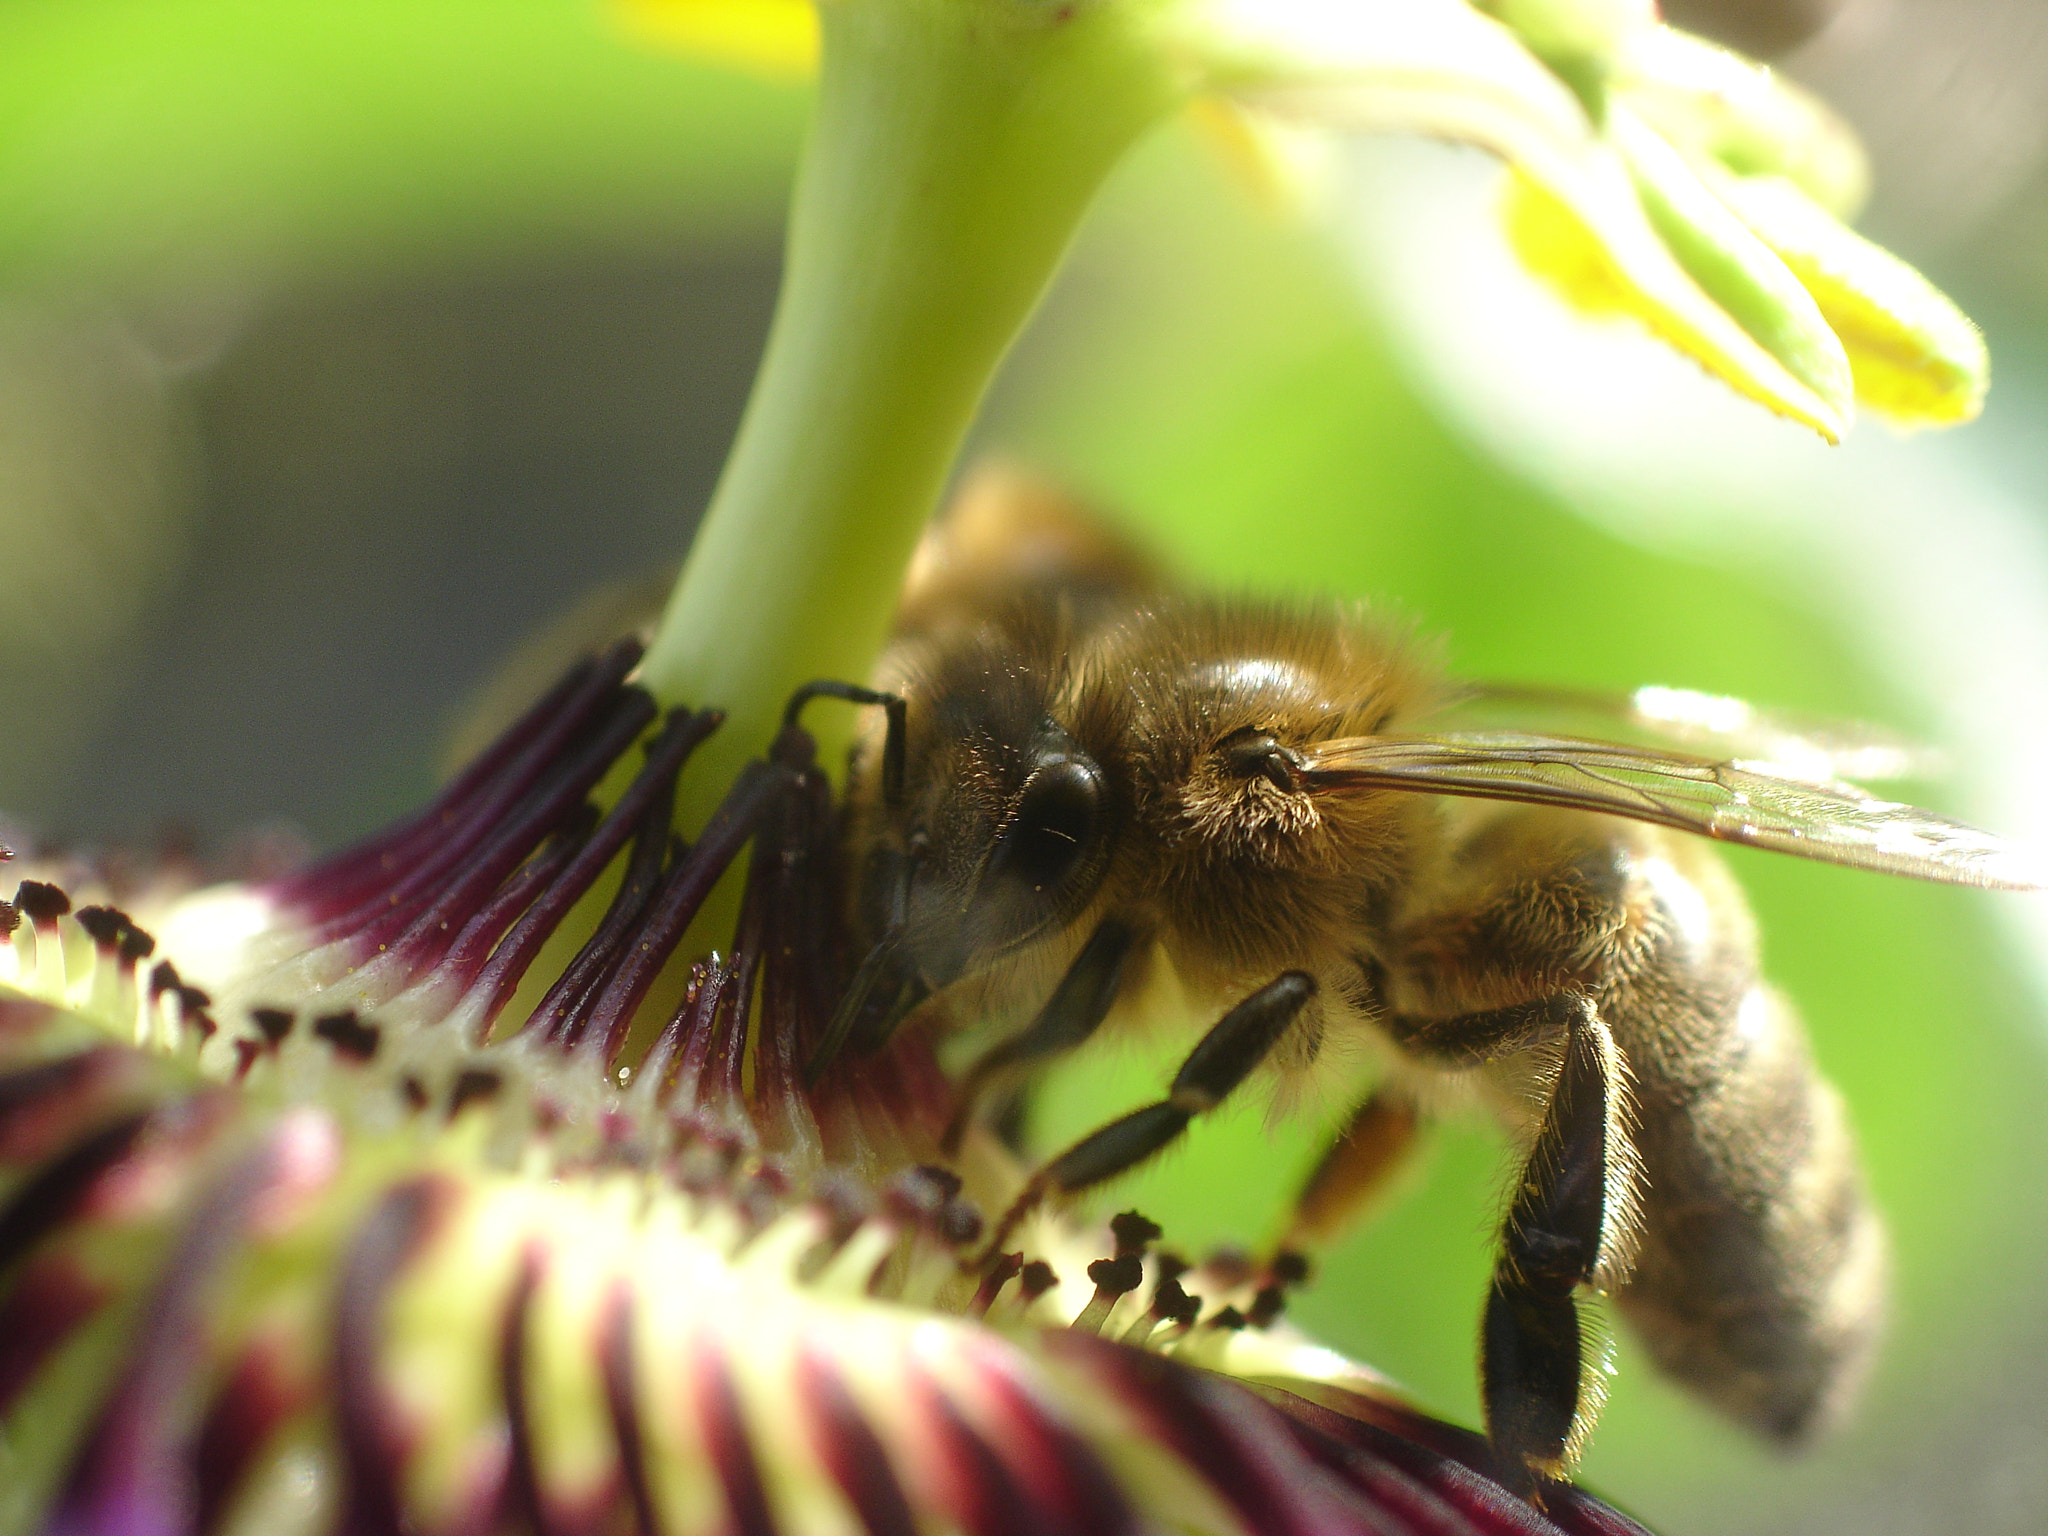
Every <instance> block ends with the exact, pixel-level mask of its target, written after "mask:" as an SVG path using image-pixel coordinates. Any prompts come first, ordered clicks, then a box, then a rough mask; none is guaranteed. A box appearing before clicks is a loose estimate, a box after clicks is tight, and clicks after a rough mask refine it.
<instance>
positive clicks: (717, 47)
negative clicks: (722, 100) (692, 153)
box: [614, 0, 818, 79]
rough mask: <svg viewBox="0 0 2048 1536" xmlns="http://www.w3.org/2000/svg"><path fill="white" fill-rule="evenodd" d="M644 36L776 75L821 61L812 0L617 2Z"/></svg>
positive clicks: (805, 70) (807, 69)
mask: <svg viewBox="0 0 2048 1536" xmlns="http://www.w3.org/2000/svg"><path fill="white" fill-rule="evenodd" d="M614 7H615V9H616V11H617V13H618V14H619V15H620V16H621V17H622V18H623V19H624V20H625V22H626V24H627V26H628V27H630V28H631V29H632V30H633V31H635V32H637V33H639V34H640V35H642V36H643V37H647V38H650V39H653V40H654V41H656V42H658V43H661V44H662V45H664V46H666V47H670V48H675V49H677V50H679V51H681V52H685V53H693V54H697V55H699V56H700V57H703V58H709V59H714V60H717V61H718V62H720V63H724V64H737V65H739V66H740V67H741V68H743V69H750V70H753V71H755V72H757V73H760V74H764V75H768V76H771V77H773V78H776V79H791V78H801V77H803V76H806V75H809V74H811V73H812V72H813V71H815V70H816V68H817V65H818V16H817V12H816V11H814V10H813V9H812V8H811V4H810V0H614Z"/></svg>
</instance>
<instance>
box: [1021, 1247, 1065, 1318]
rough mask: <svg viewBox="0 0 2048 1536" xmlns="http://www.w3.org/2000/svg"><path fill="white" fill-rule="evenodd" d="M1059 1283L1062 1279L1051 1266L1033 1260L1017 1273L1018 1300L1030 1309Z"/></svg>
mask: <svg viewBox="0 0 2048 1536" xmlns="http://www.w3.org/2000/svg"><path fill="white" fill-rule="evenodd" d="M1059 1283H1060V1277H1059V1275H1058V1274H1056V1273H1055V1272H1054V1270H1053V1267H1052V1266H1051V1265H1050V1264H1048V1263H1046V1262H1045V1260H1043V1259H1033V1260H1032V1261H1031V1262H1030V1263H1029V1264H1026V1265H1025V1266H1024V1267H1023V1269H1021V1270H1019V1271H1018V1272H1017V1298H1018V1300H1019V1301H1021V1302H1022V1303H1023V1304H1024V1305H1025V1306H1027V1307H1028V1306H1030V1305H1031V1303H1033V1302H1034V1301H1036V1300H1038V1298H1039V1297H1041V1296H1043V1295H1044V1294H1045V1293H1046V1292H1047V1291H1049V1290H1051V1289H1052V1288H1053V1287H1054V1286H1056V1285H1058V1284H1059Z"/></svg>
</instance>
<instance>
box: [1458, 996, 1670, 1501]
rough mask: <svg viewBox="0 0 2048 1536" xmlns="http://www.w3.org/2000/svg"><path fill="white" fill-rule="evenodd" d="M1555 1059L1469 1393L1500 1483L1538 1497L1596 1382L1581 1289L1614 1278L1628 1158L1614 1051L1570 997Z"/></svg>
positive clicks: (1621, 1252) (1568, 1459)
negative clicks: (1499, 1465)
mask: <svg viewBox="0 0 2048 1536" xmlns="http://www.w3.org/2000/svg"><path fill="white" fill-rule="evenodd" d="M1569 1002H1570V1004H1571V1011H1570V1020H1569V1024H1568V1027H1567V1030H1566V1034H1565V1041H1564V1058H1563V1061H1562V1063H1561V1065H1560V1067H1559V1069H1558V1076H1557V1082H1556V1085H1555V1086H1554V1088H1553V1089H1552V1091H1551V1095H1550V1103H1549V1106H1548V1108H1547V1109H1546V1110H1545V1112H1544V1116H1543V1123H1542V1127H1541V1129H1540V1130H1539V1131H1538V1132H1537V1135H1536V1141H1535V1144H1534V1146H1533V1147H1532V1148H1531V1149H1530V1153H1529V1159H1528V1162H1527V1164H1526V1166H1525V1169H1524V1171H1523V1174H1522V1177H1521V1180H1520V1182H1519V1183H1518V1185H1517V1187H1516V1191H1515V1197H1514V1199H1513V1201H1512V1202H1511V1203H1510V1205H1509V1207H1508V1214H1507V1220H1506V1222H1505V1223H1504V1224H1503V1226H1502V1229H1501V1252H1500V1257H1499V1259H1498V1261H1497V1262H1496V1264H1495V1267H1494V1273H1493V1284H1492V1287H1491V1289H1490V1290H1489V1292H1488V1295H1487V1299H1486V1313H1485V1321H1484V1325H1483V1327H1482V1331H1481V1354H1480V1386H1481V1395H1482V1398H1483V1400H1484V1403H1485V1408H1486V1425H1487V1433H1488V1435H1489V1436H1490V1437H1491V1439H1492V1441H1493V1446H1494V1450H1495V1452H1496V1453H1497V1454H1498V1455H1499V1457H1500V1459H1501V1461H1502V1462H1503V1463H1504V1464H1505V1471H1506V1472H1507V1475H1508V1476H1509V1478H1510V1479H1511V1480H1514V1479H1520V1480H1522V1481H1523V1483H1524V1487H1523V1489H1522V1491H1523V1492H1524V1493H1527V1494H1530V1495H1532V1496H1533V1495H1536V1494H1538V1493H1539V1492H1540V1487H1541V1481H1542V1480H1544V1479H1550V1478H1560V1477H1563V1476H1565V1475H1566V1474H1567V1473H1569V1472H1570V1470H1571V1467H1572V1465H1573V1463H1574V1462H1575V1461H1576V1460H1577V1458H1578V1454H1579V1451H1580V1448H1581V1446H1582V1444H1583V1442H1584V1440H1585V1437H1586V1434H1587V1433H1588V1431H1589V1430H1590V1429H1591V1427H1592V1423H1593V1420H1594V1419H1595V1418H1596V1417H1597V1416H1598V1414H1599V1411H1600V1407H1601V1403H1602V1400H1603V1397H1604V1382H1603V1380H1602V1378H1601V1375H1600V1373H1599V1371H1598V1369H1597V1368H1595V1369H1592V1370H1589V1369H1588V1357H1589V1355H1597V1349H1589V1347H1588V1346H1589V1344H1590V1343H1592V1342H1594V1341H1593V1340H1592V1339H1590V1338H1589V1334H1590V1332H1591V1330H1590V1329H1589V1328H1588V1327H1587V1324H1588V1322H1589V1321H1590V1319H1589V1318H1588V1317H1587V1316H1586V1315H1585V1314H1584V1313H1583V1311H1582V1303H1581V1301H1580V1298H1579V1291H1580V1288H1581V1287H1582V1286H1585V1287H1594V1288H1598V1289H1602V1290H1605V1289H1609V1288H1611V1287H1613V1286H1614V1285H1616V1284H1618V1283H1619V1282H1620V1281H1621V1279H1622V1278H1624V1275H1625V1272H1626V1269H1627V1266H1628V1257H1629V1251H1630V1249H1631V1247H1632V1240H1633V1226H1632V1214H1631V1213H1632V1209H1633V1203H1632V1178H1633V1175H1632V1173H1631V1171H1630V1170H1631V1169H1632V1168H1633V1166H1634V1153H1633V1150H1632V1146H1631V1144H1630V1142H1629V1140H1628V1129H1627V1111H1626V1106H1625V1099H1626V1093H1627V1089H1626V1084H1625V1079H1624V1069H1623V1067H1622V1064H1621V1058H1620V1054H1619V1052H1618V1051H1617V1050H1616V1048H1615V1045H1614V1040H1613V1037H1612V1036H1611V1035H1610V1034H1609V1033H1608V1031H1607V1026H1606V1025H1605V1024H1604V1023H1602V1022H1601V1019H1600V1016H1599V1013H1598V1012H1597V1010H1596V1009H1595V1008H1594V1007H1593V1005H1592V1004H1591V1003H1590V1002H1588V1001H1585V1000H1583V999H1571V1000H1569Z"/></svg>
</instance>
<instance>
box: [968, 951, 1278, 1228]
mask: <svg viewBox="0 0 2048 1536" xmlns="http://www.w3.org/2000/svg"><path fill="white" fill-rule="evenodd" d="M1315 991H1316V983H1315V978H1314V977H1312V976H1310V975H1309V974H1308V973H1307V972H1305V971H1287V972H1284V973H1282V974H1281V975H1280V976H1278V977H1276V978H1274V979H1273V980H1272V981H1269V982H1267V983H1266V985H1265V986H1263V987H1261V988H1259V990H1258V991H1256V992H1254V993H1253V994H1252V995H1251V996H1250V997H1248V998H1246V999H1245V1000H1244V1001H1243V1002H1241V1003H1239V1004H1238V1005H1237V1006H1236V1007H1235V1008H1232V1009H1231V1010H1230V1012H1228V1013H1226V1014H1225V1015H1224V1016H1223V1017H1222V1019H1220V1020H1219V1021H1218V1022H1217V1023H1216V1024H1215V1025H1214V1026H1213V1027H1212V1028H1211V1029H1210V1030H1209V1032H1208V1033H1207V1034H1206V1035H1204V1036H1202V1038H1201V1040H1200V1041H1198V1042H1197V1043H1196V1045H1195V1048H1194V1049H1193V1050H1192V1051H1190V1052H1188V1055H1187V1059H1186V1060H1185V1061H1183V1062H1182V1063H1181V1064H1180V1070H1179V1071H1178V1072H1177V1073H1175V1074H1174V1079H1173V1086H1172V1087H1171V1088H1170V1089H1168V1090H1167V1095H1166V1097H1165V1098H1163V1099H1161V1100H1160V1101H1159V1102H1158V1103H1156V1104H1148V1105H1146V1106H1145V1107H1144V1108H1143V1109H1136V1110H1132V1111H1131V1113H1129V1114H1127V1115H1125V1116H1123V1117H1122V1118H1121V1119H1118V1120H1112V1121H1110V1122H1109V1124H1107V1125H1105V1126H1102V1127H1101V1128H1099V1129H1097V1130H1094V1131H1091V1132H1089V1133H1088V1134H1087V1135H1086V1136H1083V1137H1082V1138H1081V1139H1080V1140H1079V1141H1077V1142H1075V1143H1074V1144H1073V1145H1072V1146H1070V1147H1068V1148H1067V1150H1066V1151H1064V1152H1062V1153H1060V1155H1059V1156H1057V1157H1055V1158H1054V1159H1053V1160H1052V1161H1051V1162H1049V1163H1047V1164H1046V1165H1045V1166H1044V1167H1042V1168H1040V1169H1039V1170H1038V1172H1036V1173H1034V1174H1033V1175H1032V1176H1031V1177H1030V1179H1028V1180H1027V1181H1026V1182H1025V1185H1024V1188H1023V1189H1022V1190H1020V1191H1019V1192H1018V1195H1017V1198H1016V1199H1015V1200H1013V1201H1012V1202H1011V1203H1010V1208H1009V1210H1008V1211H1006V1212H1004V1214H1003V1219H1002V1220H1001V1221H999V1222H997V1223H996V1227H995V1231H994V1233H993V1234H992V1235H991V1236H990V1238H989V1241H988V1246H987V1248H986V1250H985V1251H984V1253H983V1256H982V1257H983V1258H984V1259H986V1258H988V1257H992V1256H993V1255H995V1254H997V1253H1000V1252H1001V1251H1002V1248H1003V1245H1004V1244H1005V1243H1007V1242H1008V1241H1009V1240H1010V1234H1011V1233H1013V1232H1015V1231H1016V1230H1017V1226H1018V1224H1019V1223H1020V1222H1022V1221H1023V1220H1024V1218H1025V1217H1026V1216H1028V1215H1030V1214H1031V1212H1032V1211H1033V1210H1035V1209H1037V1207H1038V1206H1039V1205H1040V1204H1041V1203H1042V1202H1043V1201H1044V1200H1045V1199H1046V1198H1047V1197H1048V1196H1054V1195H1072V1194H1078V1193H1080V1192H1081V1191H1082V1190H1084V1189H1088V1188H1091V1187H1092V1186H1094V1185H1097V1184H1101V1183H1104V1182H1106V1181H1108V1180H1110V1179H1113V1178H1115V1177H1116V1176H1117V1175H1118V1174H1120V1173H1125V1172H1128V1171H1129V1170H1130V1169H1132V1168H1135V1167H1137V1166H1138V1164H1140V1163H1142V1162H1144V1161H1145V1160H1146V1159H1147V1158H1149V1157H1151V1156H1152V1155H1153V1154H1154V1153H1156V1152H1159V1151H1162V1150H1163V1149H1165V1148H1166V1147H1168V1146H1171V1145H1172V1144H1173V1142H1174V1141H1175V1140H1177V1139H1178V1138H1179V1136H1180V1134H1181V1132H1183V1131H1185V1130H1186V1129H1187V1128H1188V1125H1189V1123H1190V1122H1191V1121H1192V1120H1193V1119H1194V1118H1195V1116H1197V1115H1199V1114H1202V1113H1204V1112H1206V1111H1208V1110H1211V1109H1214V1108H1215V1107H1216V1106H1217V1105H1218V1104H1220V1103H1222V1102H1223V1101H1224V1099H1226V1098H1228V1097H1229V1096H1230V1093H1231V1091H1232V1090H1233V1089H1235V1088H1236V1087H1237V1086H1238V1084H1240V1083H1242V1082H1243V1081H1244V1080H1245V1079H1246V1078H1247V1077H1249V1076H1251V1074H1252V1072H1253V1071H1254V1070H1255V1069H1256V1068H1257V1067H1258V1065H1259V1063H1260V1062H1262V1061H1264V1060H1265V1059H1266V1056H1267V1054H1268V1053H1269V1052H1271V1050H1272V1049H1273V1046H1274V1045H1275V1043H1277V1042H1278V1040H1279V1039H1280V1037H1281V1036H1282V1035H1283V1034H1285V1033H1286V1031H1287V1026H1288V1025H1290V1024H1292V1023H1293V1022H1294V1020H1295V1017H1296V1015H1298V1014H1299V1013H1300V1012H1301V1010H1302V1009H1303V1008H1304V1007H1305V1006H1307V1004H1308V1000H1309V999H1310V998H1311V997H1313V996H1315Z"/></svg>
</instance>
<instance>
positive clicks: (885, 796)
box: [782, 677, 909, 809]
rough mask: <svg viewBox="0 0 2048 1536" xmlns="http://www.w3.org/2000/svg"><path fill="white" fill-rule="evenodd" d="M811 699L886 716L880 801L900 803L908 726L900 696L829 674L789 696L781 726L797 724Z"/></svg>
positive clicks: (893, 804)
mask: <svg viewBox="0 0 2048 1536" xmlns="http://www.w3.org/2000/svg"><path fill="white" fill-rule="evenodd" d="M813 699H844V700H845V701H846V702H847V703H849V704H873V705H879V706H880V708H881V710H882V713H883V714H885V715H887V716H888V717H889V734H888V735H887V736H885V737H883V739H882V800H883V802H884V803H885V804H886V805H888V806H890V807H891V808H892V809H893V808H894V807H896V806H899V805H901V804H902V803H903V761H904V750H905V747H904V735H905V733H906V731H907V730H908V729H909V725H908V716H907V714H906V712H905V707H904V703H903V696H902V695H901V694H896V693H883V692H882V691H881V690H880V689H876V688H863V687H861V685H860V684H859V683H841V682H835V681H833V680H832V679H831V678H829V677H821V678H819V679H818V680H817V681H816V682H810V683H805V684H804V685H803V687H801V688H799V689H797V691H796V692H795V693H793V694H791V695H790V696H789V703H788V704H786V705H785V706H784V707H783V710H782V724H783V726H784V728H785V729H786V728H788V727H789V726H792V725H795V724H796V723H797V717H798V716H799V715H801V714H802V713H803V712H804V706H805V705H806V704H808V703H810V702H811V700H813Z"/></svg>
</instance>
